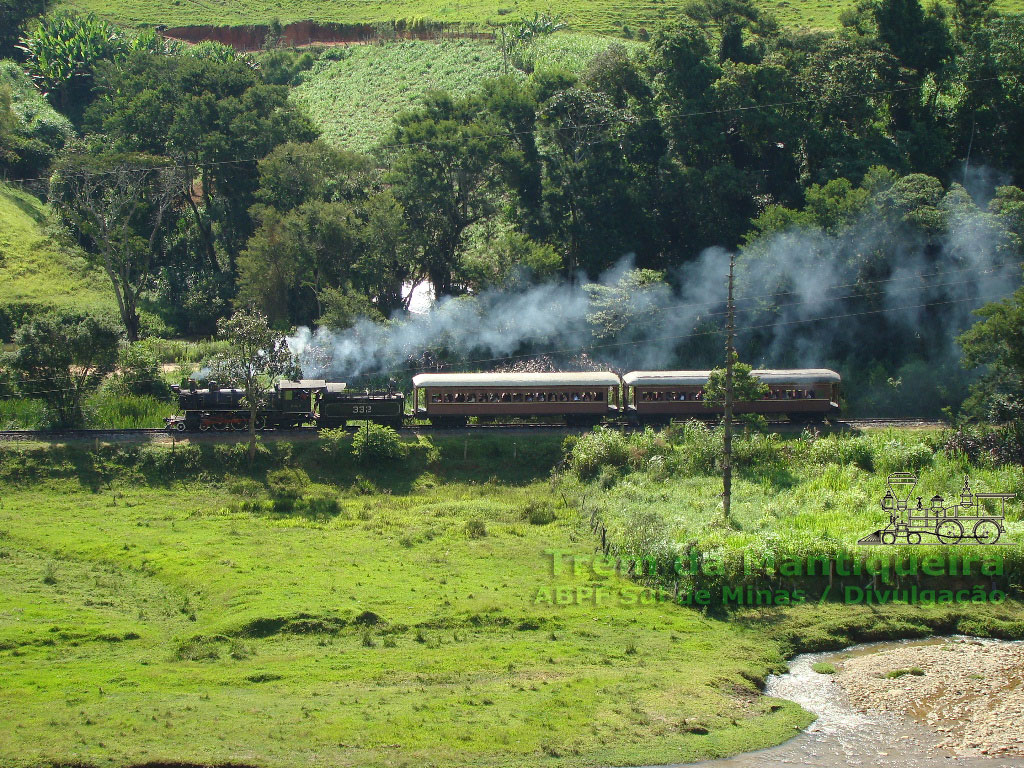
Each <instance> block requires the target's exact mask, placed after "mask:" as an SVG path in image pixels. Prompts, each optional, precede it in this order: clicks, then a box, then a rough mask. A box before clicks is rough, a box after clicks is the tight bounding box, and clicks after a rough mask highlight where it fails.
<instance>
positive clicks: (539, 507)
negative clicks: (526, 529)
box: [523, 499, 555, 525]
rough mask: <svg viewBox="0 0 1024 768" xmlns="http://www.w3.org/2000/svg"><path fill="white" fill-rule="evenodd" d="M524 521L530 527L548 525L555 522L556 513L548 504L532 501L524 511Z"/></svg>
mask: <svg viewBox="0 0 1024 768" xmlns="http://www.w3.org/2000/svg"><path fill="white" fill-rule="evenodd" d="M523 519H524V520H526V521H528V522H529V523H530V525H547V524H548V523H551V522H553V521H554V519H555V511H554V510H553V509H552V508H551V504H549V503H548V502H546V501H537V500H534V499H531V500H530V501H528V502H527V503H526V507H525V508H524V509H523Z"/></svg>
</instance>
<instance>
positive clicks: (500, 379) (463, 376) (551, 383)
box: [412, 371, 619, 388]
mask: <svg viewBox="0 0 1024 768" xmlns="http://www.w3.org/2000/svg"><path fill="white" fill-rule="evenodd" d="M412 384H413V386H414V387H441V388H443V387H616V386H618V384H619V377H618V376H616V375H615V374H614V373H611V372H610V371H598V372H594V371H588V372H584V373H570V372H564V373H421V374H418V375H416V376H413V378H412Z"/></svg>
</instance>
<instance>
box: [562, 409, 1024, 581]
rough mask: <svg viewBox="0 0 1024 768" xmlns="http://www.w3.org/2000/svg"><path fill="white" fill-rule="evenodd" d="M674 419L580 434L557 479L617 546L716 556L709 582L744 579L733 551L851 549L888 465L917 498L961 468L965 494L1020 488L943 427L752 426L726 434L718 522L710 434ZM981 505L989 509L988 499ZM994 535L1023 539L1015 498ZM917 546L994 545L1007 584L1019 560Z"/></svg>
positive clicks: (884, 518)
mask: <svg viewBox="0 0 1024 768" xmlns="http://www.w3.org/2000/svg"><path fill="white" fill-rule="evenodd" d="M674 429H675V430H676V431H675V434H674V435H673V437H672V438H671V439H669V440H666V439H664V438H663V437H659V436H655V435H654V434H653V433H647V434H646V435H640V434H638V435H634V436H633V438H632V439H631V440H629V441H627V440H626V439H625V438H623V437H622V436H621V435H619V434H618V433H610V432H609V433H603V432H601V433H593V434H591V435H588V436H586V437H585V438H584V439H583V440H581V441H580V443H578V444H577V447H576V448H575V449H574V458H573V461H574V464H575V465H576V467H577V470H578V472H577V474H582V476H583V479H582V480H573V479H567V480H566V481H565V482H564V484H563V489H564V490H565V491H566V492H567V493H570V494H573V495H575V496H576V497H577V498H578V497H580V496H584V497H586V498H587V499H588V502H587V503H588V505H589V509H590V510H591V512H592V513H594V514H595V515H596V516H597V517H598V518H600V519H601V521H602V524H603V525H604V526H605V527H606V529H607V537H608V539H609V540H610V541H612V542H614V544H615V545H617V546H618V547H620V548H621V549H622V551H623V552H624V553H628V554H630V555H634V556H642V555H644V554H648V553H653V554H655V555H658V554H662V553H666V552H673V551H678V550H682V549H685V548H686V547H688V546H696V547H698V549H699V550H700V552H701V553H703V554H705V555H707V556H709V557H715V558H717V559H719V560H720V561H722V562H723V563H724V573H723V574H722V575H721V578H719V579H717V581H719V582H724V581H728V582H731V583H735V582H742V581H744V580H746V581H747V582H751V581H753V580H756V578H757V576H756V574H755V575H754V576H746V575H744V574H743V573H741V571H740V567H741V565H740V563H739V557H738V556H739V554H740V553H746V554H747V555H748V556H750V555H752V556H754V557H755V558H759V557H760V558H762V559H763V558H764V557H765V555H766V554H769V553H770V554H772V555H773V556H774V557H775V558H776V559H777V560H778V559H782V558H793V559H797V560H803V561H806V559H807V558H809V557H835V556H836V555H837V554H838V553H847V554H849V555H851V556H853V555H854V554H856V553H858V552H860V553H863V552H864V550H863V549H858V547H857V541H858V540H859V539H860V538H862V537H864V536H866V535H868V534H870V533H872V532H874V531H876V530H878V529H881V528H883V527H884V526H885V525H886V524H888V522H889V518H888V513H887V512H884V511H883V510H882V509H881V508H880V504H879V500H880V499H881V498H882V496H883V495H884V494H885V491H886V478H887V477H888V476H889V474H890V473H893V472H908V471H909V472H915V473H916V474H917V476H918V478H919V482H918V485H917V488H916V490H915V491H914V496H913V497H912V499H911V502H912V503H913V501H914V499H915V498H916V497H917V496H921V497H922V498H923V500H924V503H925V504H928V503H929V500H930V499H931V497H932V496H933V495H935V494H939V495H941V496H943V497H944V498H945V499H946V500H947V503H951V500H952V499H954V498H958V497H959V494H960V490H961V488H962V486H963V484H964V478H965V477H968V476H969V477H970V480H971V484H972V486H973V490H974V492H979V491H984V492H1003V493H1013V494H1016V496H1017V499H1018V500H1019V499H1022V498H1024V468H1022V467H1020V466H1019V465H1018V466H1014V465H1011V464H1007V465H1003V466H998V467H997V466H993V465H991V464H990V463H987V462H984V461H982V462H980V463H978V464H974V465H972V464H970V463H969V462H968V461H967V460H966V459H965V458H964V457H963V456H962V455H954V456H947V455H946V454H945V452H944V451H943V450H942V448H941V446H942V442H943V436H942V435H940V434H939V433H937V432H934V431H898V430H884V431H874V432H869V433H867V434H865V435H863V436H849V435H845V436H844V435H830V436H827V437H819V438H816V439H806V438H801V439H781V438H779V437H778V436H777V435H754V436H753V437H752V438H751V439H749V440H747V439H741V440H740V441H739V443H738V444H737V448H736V452H737V453H736V455H737V461H736V465H737V475H736V478H735V481H734V486H733V500H732V512H731V519H730V521H729V522H728V523H726V522H725V521H723V518H722V505H721V496H720V494H721V488H722V481H721V477H720V476H718V475H717V474H716V470H715V462H716V460H717V456H718V455H719V454H720V451H721V440H722V438H721V432H720V431H718V432H714V431H711V430H709V429H708V428H707V427H704V426H702V425H698V424H693V425H688V426H687V427H686V428H685V429H684V428H681V427H676V428H674ZM591 477H592V478H593V479H587V478H591ZM908 492H909V489H908ZM986 504H987V505H988V508H989V509H990V510H992V511H996V507H995V504H996V503H995V502H992V501H989V502H986ZM972 530H973V529H972ZM969 532H970V531H968V533H969ZM1005 536H1006V539H1007V540H1009V541H1013V542H1021V541H1024V521H1022V519H1021V505H1020V503H1019V501H1018V502H1016V503H1013V502H1011V503H1010V504H1009V505H1008V506H1007V509H1006V534H1005ZM932 541H933V542H934V541H935V540H934V539H932ZM935 543H937V542H935ZM928 550H929V552H928V553H929V554H941V555H946V554H949V553H950V552H956V553H958V554H965V553H966V554H973V555H979V554H981V553H983V552H987V553H992V552H998V553H999V554H1000V555H1002V556H1003V558H1004V559H1005V562H1006V564H1007V565H1006V567H1007V571H1008V573H1007V578H1008V581H1010V582H1011V583H1019V581H1020V574H1021V572H1022V569H1024V559H1022V558H1021V556H1020V555H1019V554H1018V550H1019V548H1018V547H1006V548H1003V547H999V548H996V549H992V548H989V549H987V550H986V549H985V548H984V547H981V546H971V547H962V546H961V547H956V548H950V547H943V546H940V547H929V548H928ZM920 551H921V550H920V549H915V548H913V547H907V546H897V547H896V548H895V549H894V550H890V549H888V548H884V549H879V550H876V551H875V554H894V556H899V557H903V556H906V555H907V554H909V553H911V552H916V553H918V554H919V553H920ZM710 581H711V582H715V581H716V579H714V578H712V579H711V580H710Z"/></svg>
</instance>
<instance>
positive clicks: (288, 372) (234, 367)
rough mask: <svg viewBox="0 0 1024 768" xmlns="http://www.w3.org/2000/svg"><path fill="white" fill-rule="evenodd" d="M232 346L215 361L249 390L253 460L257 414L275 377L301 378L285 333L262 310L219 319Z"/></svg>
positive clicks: (221, 333)
mask: <svg viewBox="0 0 1024 768" xmlns="http://www.w3.org/2000/svg"><path fill="white" fill-rule="evenodd" d="M218 329H219V331H220V336H221V337H222V338H223V339H224V340H225V341H227V342H228V349H227V351H226V352H224V353H222V354H221V355H219V356H218V357H217V359H216V360H215V363H216V365H217V367H218V369H219V370H221V371H224V372H225V373H226V374H227V376H228V378H229V380H230V381H232V382H236V383H237V384H239V385H240V386H241V388H242V389H244V390H245V402H246V404H247V405H248V406H249V463H250V464H251V463H252V461H253V460H254V459H255V458H256V414H257V412H258V411H259V409H260V407H261V406H262V405H263V404H264V403H265V400H266V394H267V392H268V391H269V389H270V387H271V386H272V385H273V383H274V381H276V380H278V379H281V378H298V376H299V375H300V374H299V371H298V369H297V366H296V363H295V358H294V356H293V355H292V353H291V350H290V349H289V348H288V344H287V342H286V341H285V338H284V336H283V335H282V334H280V333H278V332H277V331H274V330H272V329H271V327H270V325H269V324H268V323H267V318H266V317H265V316H264V315H263V314H262V313H260V312H258V311H251V310H245V309H243V310H239V311H237V312H235V313H234V314H233V315H232V316H231V317H229V318H224V319H222V320H221V321H220V323H218Z"/></svg>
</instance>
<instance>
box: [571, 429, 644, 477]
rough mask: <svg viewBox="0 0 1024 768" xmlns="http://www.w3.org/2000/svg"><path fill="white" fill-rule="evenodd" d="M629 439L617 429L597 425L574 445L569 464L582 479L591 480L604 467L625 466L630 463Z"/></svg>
mask: <svg viewBox="0 0 1024 768" xmlns="http://www.w3.org/2000/svg"><path fill="white" fill-rule="evenodd" d="M629 455H630V452H629V441H628V440H627V439H626V437H625V435H623V434H622V433H621V432H619V431H618V430H615V429H608V428H607V427H597V428H596V429H595V430H594V431H593V432H588V433H587V434H585V435H581V436H580V437H579V438H578V439H577V440H576V441H575V443H574V444H573V445H572V448H571V453H570V454H569V457H568V458H569V466H570V467H572V470H573V472H575V473H576V474H577V475H578V476H579V477H580V478H581V479H583V480H590V479H592V478H594V477H596V476H597V475H598V473H599V472H600V471H601V468H602V467H624V466H626V464H627V463H629Z"/></svg>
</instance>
